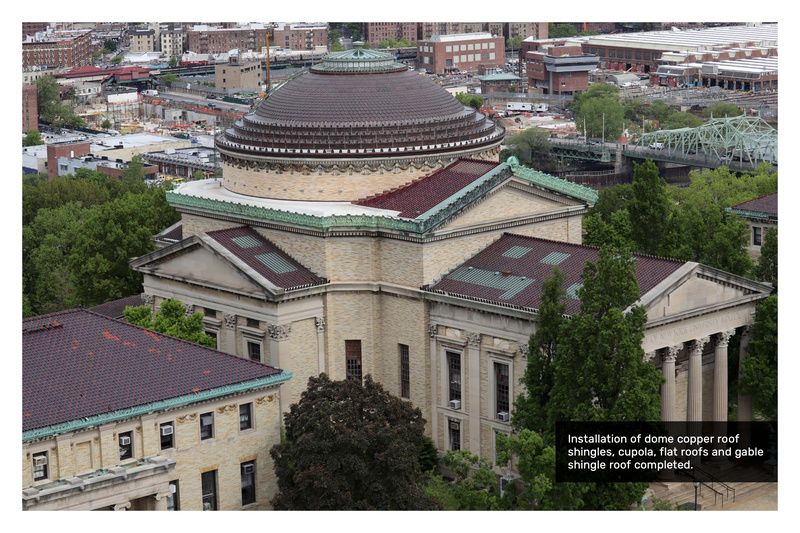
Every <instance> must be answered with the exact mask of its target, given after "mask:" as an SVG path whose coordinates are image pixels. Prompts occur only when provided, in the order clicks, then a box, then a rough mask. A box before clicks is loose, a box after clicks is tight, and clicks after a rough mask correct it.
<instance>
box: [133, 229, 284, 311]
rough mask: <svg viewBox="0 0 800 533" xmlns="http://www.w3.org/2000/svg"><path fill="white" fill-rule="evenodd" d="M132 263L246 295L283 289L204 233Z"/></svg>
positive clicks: (147, 270)
mask: <svg viewBox="0 0 800 533" xmlns="http://www.w3.org/2000/svg"><path fill="white" fill-rule="evenodd" d="M131 267H132V268H133V269H134V270H136V271H138V272H142V273H145V274H150V275H152V276H156V277H161V278H166V279H174V280H178V281H183V282H186V283H191V284H194V285H201V286H205V287H210V288H214V289H218V290H223V291H228V292H234V293H237V294H246V295H249V296H257V297H264V296H267V297H268V298H269V297H273V296H277V295H279V294H282V293H283V292H284V290H283V289H282V288H280V287H277V286H276V285H274V284H273V283H271V282H270V281H269V280H267V279H266V278H264V277H263V276H261V275H260V274H258V273H257V272H256V271H255V270H253V269H252V268H250V267H249V266H247V265H246V264H244V263H243V262H242V261H241V260H239V259H238V258H236V257H235V256H234V255H233V254H232V253H231V252H229V251H228V250H226V249H225V248H224V247H223V246H222V245H220V244H219V243H217V242H216V241H214V239H211V238H210V237H208V236H206V235H203V234H200V235H192V236H191V237H189V238H187V239H184V240H182V241H181V242H179V243H176V244H173V245H171V246H167V247H165V248H162V249H160V250H156V251H155V252H151V253H149V254H147V255H144V256H142V257H139V258H137V259H134V260H133V261H132V262H131Z"/></svg>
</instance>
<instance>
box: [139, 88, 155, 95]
mask: <svg viewBox="0 0 800 533" xmlns="http://www.w3.org/2000/svg"><path fill="white" fill-rule="evenodd" d="M142 94H143V95H145V96H158V91H156V90H155V89H147V90H144V91H142Z"/></svg>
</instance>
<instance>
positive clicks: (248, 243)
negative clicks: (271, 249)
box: [231, 235, 261, 248]
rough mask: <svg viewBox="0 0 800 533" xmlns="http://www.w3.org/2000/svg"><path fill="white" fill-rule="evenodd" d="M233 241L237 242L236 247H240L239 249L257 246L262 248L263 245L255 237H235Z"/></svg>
mask: <svg viewBox="0 0 800 533" xmlns="http://www.w3.org/2000/svg"><path fill="white" fill-rule="evenodd" d="M231 240H232V241H233V242H235V243H236V246H238V247H239V248H255V247H256V246H261V243H260V242H258V241H257V240H256V239H254V238H253V237H251V236H250V235H243V236H241V237H234V238H232V239H231Z"/></svg>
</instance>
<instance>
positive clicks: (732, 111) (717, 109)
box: [705, 102, 744, 118]
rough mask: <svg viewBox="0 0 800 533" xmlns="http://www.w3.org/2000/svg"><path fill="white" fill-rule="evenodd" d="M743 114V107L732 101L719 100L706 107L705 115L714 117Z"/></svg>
mask: <svg viewBox="0 0 800 533" xmlns="http://www.w3.org/2000/svg"><path fill="white" fill-rule="evenodd" d="M742 114H744V111H742V108H741V107H739V106H738V105H736V104H733V103H731V102H717V103H716V104H711V105H710V106H708V107H707V108H706V109H705V115H706V116H707V117H714V118H723V117H738V116H739V115H742Z"/></svg>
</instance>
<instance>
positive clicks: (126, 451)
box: [119, 431, 133, 461]
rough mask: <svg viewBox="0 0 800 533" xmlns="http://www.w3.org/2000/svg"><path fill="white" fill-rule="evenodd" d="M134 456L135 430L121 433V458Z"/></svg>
mask: <svg viewBox="0 0 800 533" xmlns="http://www.w3.org/2000/svg"><path fill="white" fill-rule="evenodd" d="M131 457H133V431H126V432H125V433H120V434H119V460H120V461H122V460H123V459H130V458H131Z"/></svg>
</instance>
